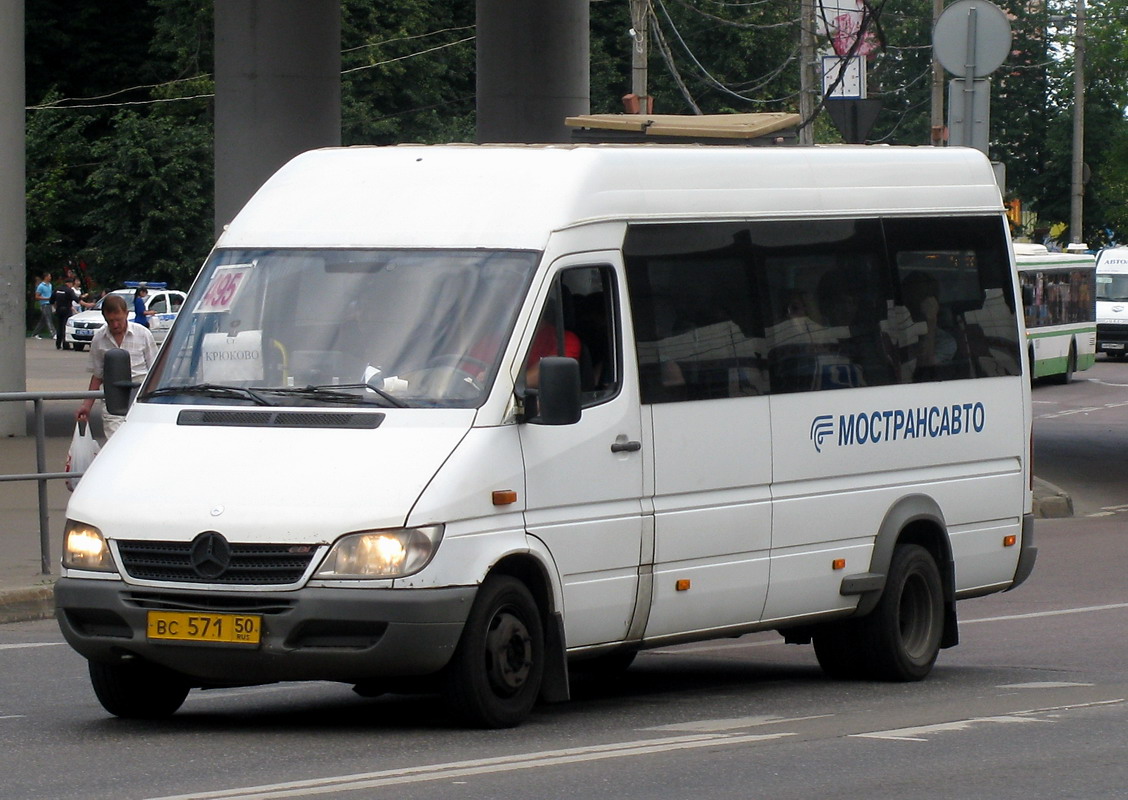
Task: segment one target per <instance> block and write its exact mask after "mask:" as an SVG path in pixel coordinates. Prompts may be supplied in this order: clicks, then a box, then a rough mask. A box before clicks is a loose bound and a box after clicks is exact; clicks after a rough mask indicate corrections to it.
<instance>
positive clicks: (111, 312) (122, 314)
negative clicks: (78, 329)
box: [74, 294, 157, 439]
mask: <svg viewBox="0 0 1128 800" xmlns="http://www.w3.org/2000/svg"><path fill="white" fill-rule="evenodd" d="M102 316H103V317H105V319H106V324H105V325H104V326H102V327H101V328H99V329H98V332H97V333H95V334H94V338H93V339H92V340H91V342H90V371H91V372H92V373H93V374H92V375H91V376H90V386H89V389H90V391H92V392H96V391H98V390H99V389H101V388H102V379H103V369H104V367H105V363H106V353H107V352H108V351H110V350H113V349H115V348H119V347H120V348H121V349H123V350H125V351H126V352H127V353H129V364H130V374H131V376H132V378H133V381H134V382H135V383H140V381H141V379H142V378H144V377H145V375H146V374H147V373H148V372H149V369H150V368H152V366H153V361H154V360H155V359H156V355H157V345H156V342H154V341H153V334H152V332H150V331H149V329H148V328H146V327H145V326H143V325H138V324H137V323H136V322H130V321H129V319H128V317H129V306H128V304H127V303H126V302H125V298H123V297H122V296H121V295H116V294H110V295H106V299H105V300H103V301H102ZM93 407H94V399H93V398H88V399H86V400H84V401H82V405H81V406H79V408H78V411H77V412H75V415H74V417H75V419H76V420H78V421H79V422H89V420H90V410H91V409H92V408H93ZM124 421H125V417H119V416H116V415H114V414H107V413H106V412H105V409H103V410H102V429H103V432H104V433H105V434H106V438H107V439H109V438H110V437H111V436H113V435H114V432H115V431H117V429H118V428H119V427H121V424H122V422H124Z"/></svg>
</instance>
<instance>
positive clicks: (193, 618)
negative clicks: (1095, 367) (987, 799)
mask: <svg viewBox="0 0 1128 800" xmlns="http://www.w3.org/2000/svg"><path fill="white" fill-rule="evenodd" d="M1020 308H1021V298H1020V297H1019V294H1018V291H1017V288H1016V286H1015V269H1014V258H1013V254H1012V250H1011V245H1010V239H1009V236H1008V233H1007V225H1006V220H1005V217H1004V214H1003V205H1002V202H1001V198H1000V196H999V190H998V188H997V186H996V183H995V178H994V175H993V173H992V170H991V167H990V164H989V163H988V162H987V160H986V159H985V158H984V157H983V156H982V155H981V154H980V153H978V152H977V151H975V150H972V149H969V148H930V147H919V148H894V147H851V146H846V147H817V148H783V147H780V148H757V147H752V148H737V147H731V148H730V147H695V146H689V147H685V146H650V145H643V146H600V145H595V146H470V145H465V146H432V147H427V146H398V147H386V148H379V147H357V148H337V149H326V150H319V151H314V152H309V153H306V154H304V155H301V156H299V157H297V158H295V159H294V160H293V161H291V162H290V163H289V164H287V165H286V166H285V167H283V168H282V169H281V170H280V171H279V172H278V173H277V174H276V175H275V176H274V177H272V178H271V179H270V180H269V181H268V182H267V183H266V184H265V185H264V186H263V187H262V188H261V189H260V190H259V191H258V193H257V194H256V195H255V196H254V197H253V198H252V199H251V200H250V201H249V203H248V204H247V206H246V207H245V208H244V209H243V210H242V211H241V212H240V214H239V215H238V216H237V217H236V218H235V220H234V221H233V222H232V223H231V224H230V226H229V227H228V228H227V229H226V231H225V232H224V234H223V235H222V236H221V237H220V239H219V241H218V243H217V244H216V247H215V249H214V251H213V252H212V254H211V255H210V256H209V258H208V260H207V262H206V263H205V265H204V267H203V269H202V271H201V273H200V275H199V277H198V278H197V280H196V282H195V285H194V286H193V287H192V289H191V292H190V294H189V297H188V300H187V301H186V303H185V305H184V309H183V310H182V312H181V314H180V316H179V318H178V319H177V321H176V324H175V325H174V327H173V330H172V332H171V334H170V336H169V338H168V340H167V341H166V343H165V346H164V347H163V348H162V350H161V353H160V357H159V359H158V363H157V364H156V365H155V366H154V367H153V369H152V370H151V371H150V372H149V375H148V377H147V379H146V381H145V383H144V385H143V386H142V387H141V391H140V393H139V395H138V397H137V400H136V402H135V403H134V405H133V406H132V408H131V409H130V411H129V416H128V419H127V422H126V423H125V424H124V425H123V426H122V428H121V430H120V431H119V432H118V433H117V434H116V435H115V436H114V438H113V439H112V440H110V442H109V443H108V444H107V446H106V447H105V448H104V449H103V451H102V453H101V454H100V455H99V457H98V459H97V460H96V461H95V463H94V465H93V466H92V467H91V469H90V470H89V471H88V472H87V473H86V475H85V477H84V478H83V480H82V483H81V484H80V485H79V487H78V490H77V491H76V492H75V493H74V495H73V496H72V498H71V501H70V504H69V506H68V511H67V516H68V521H67V525H66V533H65V543H64V553H63V577H62V578H61V579H60V580H59V581H58V583H57V584H56V590H55V596H56V603H57V613H58V620H59V623H60V625H61V627H62V630H63V633H64V635H65V636H66V639H67V641H68V642H69V643H70V644H71V645H72V646H73V647H74V648H75V649H76V650H77V651H78V652H80V653H81V654H82V655H84V656H85V657H86V658H87V659H88V661H89V664H90V675H91V680H92V683H93V686H94V689H95V691H96V693H97V695H98V698H99V700H100V701H101V702H102V704H103V705H104V706H105V708H106V709H107V710H108V711H110V712H111V713H113V714H117V715H119V716H125V717H157V716H164V715H168V714H172V713H173V712H174V711H176V709H177V708H178V707H179V706H180V704H181V703H182V702H183V700H184V699H185V697H186V695H187V694H188V692H189V691H190V690H191V689H193V688H209V687H217V686H233V685H247V684H259V683H268V682H272V681H288V680H332V681H340V682H344V683H347V684H352V685H353V686H354V688H355V690H356V691H357V692H359V693H361V694H365V695H371V694H378V693H381V692H384V691H397V690H405V691H411V690H417V689H419V688H420V687H421V686H425V687H430V688H433V689H435V690H439V691H443V692H444V693H445V694H446V696H447V697H448V698H449V701H450V707H451V708H452V709H453V710H454V711H455V712H456V713H457V714H459V715H460V717H461V718H463V719H465V720H467V721H469V722H470V723H472V724H477V725H484V726H493V727H500V726H508V725H515V724H517V723H518V722H520V721H521V720H522V719H523V718H524V717H525V716H526V715H527V714H528V713H529V711H530V710H531V708H532V706H533V704H534V703H535V702H536V700H537V699H538V698H543V699H546V700H563V699H566V698H567V697H568V691H569V685H568V669H569V664H577V663H579V662H581V661H586V665H587V666H588V667H589V668H596V667H601V668H604V669H612V668H619V669H622V668H625V667H626V666H627V665H628V664H629V663H630V660H631V659H632V658H633V656H634V654H635V653H637V652H638V651H639V650H643V649H646V648H653V647H660V646H665V645H670V644H674V643H679V642H689V641H696V640H704V639H712V638H717V637H731V636H739V635H741V634H744V633H748V632H752V631H759V630H778V631H779V632H780V633H781V634H782V635H783V636H784V637H785V638H786V640H787V641H789V642H793V643H798V644H806V643H813V645H814V647H815V652H816V654H817V656H818V659H819V663H820V664H821V665H822V666H823V668H824V669H825V671H826V672H828V673H829V674H831V675H834V676H839V677H860V678H870V679H873V678H877V679H888V680H919V679H921V678H923V677H925V676H926V675H927V674H928V673H929V671H930V670H931V668H932V665H933V663H934V661H935V659H936V658H937V655H938V652H939V650H940V649H941V648H943V647H949V646H952V645H954V644H956V643H957V641H958V633H957V617H956V601H958V600H960V599H963V598H968V597H976V596H979V595H984V594H988V593H991V592H998V591H1004V590H1007V589H1010V588H1013V587H1015V586H1017V585H1018V584H1020V583H1021V582H1022V581H1023V580H1024V579H1025V578H1026V577H1027V575H1028V574H1029V573H1030V570H1031V569H1032V568H1033V564H1034V559H1035V553H1036V550H1035V548H1034V546H1033V530H1032V517H1031V513H1030V512H1031V482H1032V476H1031V472H1030V463H1029V453H1030V448H1031V438H1030V436H1031V414H1030V385H1029V380H1028V376H1027V374H1026V372H1027V370H1028V365H1027V363H1026V362H1027V357H1026V348H1025V340H1024V331H1023V325H1022V316H1021V313H1018V311H1019V309H1020ZM109 370H110V367H109V366H107V371H108V373H109ZM114 383H115V382H114V379H113V378H112V376H110V375H109V374H107V385H109V386H111V387H112V386H114ZM122 391H124V390H118V392H117V393H114V394H113V396H112V397H110V398H108V403H113V404H117V403H120V402H121V399H120V397H119V394H120V393H121V392H122ZM157 441H159V442H160V443H161V446H162V447H165V448H168V447H169V446H170V445H171V448H172V449H173V451H174V452H175V453H176V457H175V458H172V459H168V460H166V462H165V463H164V465H163V466H162V471H161V475H160V479H159V480H154V479H153V475H152V474H151V471H150V468H149V464H148V461H147V459H145V458H140V457H138V454H140V453H145V452H149V451H151V449H152V446H153V442H157ZM138 485H144V486H145V487H146V489H145V502H144V503H138V502H136V487H137V486H138ZM154 508H159V509H160V513H159V514H154V512H153V509H154Z"/></svg>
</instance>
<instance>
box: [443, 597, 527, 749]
mask: <svg viewBox="0 0 1128 800" xmlns="http://www.w3.org/2000/svg"><path fill="white" fill-rule="evenodd" d="M544 658H545V656H544V630H543V627H542V625H541V618H540V611H539V609H538V608H537V604H536V601H535V600H533V596H532V594H530V592H529V590H528V588H527V587H526V586H525V584H523V583H521V582H520V581H519V580H517V579H516V578H511V577H509V576H506V575H498V576H493V577H490V578H488V579H487V580H486V581H485V583H483V584H482V586H481V588H480V589H479V590H478V596H477V597H476V598H475V600H474V605H473V607H472V608H471V609H470V616H469V618H468V619H467V620H466V627H465V629H463V632H462V638H461V639H460V640H459V642H458V647H457V648H456V649H455V651H454V656H453V658H452V659H451V662H450V664H449V665H448V666H447V671H446V695H447V698H448V699H449V701H450V703H451V705H452V706H453V708H454V710H455V712H456V713H457V714H458V715H459V716H460V717H461V718H462V719H463V720H464V721H466V722H468V723H470V724H472V725H478V726H481V727H483V728H511V727H513V726H514V725H517V724H518V723H520V722H521V721H522V720H523V719H524V718H525V717H527V716H528V714H529V712H530V711H532V708H533V704H534V703H535V702H536V700H537V696H538V695H539V694H540V687H541V678H542V676H543V675H544Z"/></svg>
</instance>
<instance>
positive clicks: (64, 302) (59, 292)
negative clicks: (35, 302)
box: [51, 279, 80, 350]
mask: <svg viewBox="0 0 1128 800" xmlns="http://www.w3.org/2000/svg"><path fill="white" fill-rule="evenodd" d="M75 283H76V281H74V280H73V279H71V280H65V281H63V282H62V283H61V284H60V285H59V288H58V289H56V290H55V293H54V294H53V295H52V296H51V305H53V306H54V307H55V349H56V350H66V349H68V348H67V343H66V333H67V320H68V319H70V317H71V314H73V313H74V307H75V305H76V304H77V303H79V302H80V301H79V299H78V292H76V291H75V290H74V284H75Z"/></svg>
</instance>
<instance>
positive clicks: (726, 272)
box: [625, 224, 768, 403]
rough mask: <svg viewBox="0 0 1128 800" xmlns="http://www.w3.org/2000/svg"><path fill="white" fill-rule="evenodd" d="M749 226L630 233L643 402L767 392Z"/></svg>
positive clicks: (638, 229) (666, 227) (630, 283)
mask: <svg viewBox="0 0 1128 800" xmlns="http://www.w3.org/2000/svg"><path fill="white" fill-rule="evenodd" d="M746 228H747V226H746V225H742V224H716V225H705V224H694V225H638V226H632V227H631V228H630V229H629V232H628V234H627V242H626V246H625V251H626V264H627V286H628V292H629V294H630V300H631V313H632V315H633V318H634V331H635V346H636V348H637V351H638V361H639V373H640V378H641V380H640V385H641V393H642V402H644V403H664V402H672V401H678V400H708V399H713V398H720V397H744V396H749V395H759V394H766V393H767V391H768V380H767V372H766V361H765V352H766V342H765V339H764V324H763V315H762V313H761V310H760V305H759V297H758V293H757V284H758V283H759V281H758V280H757V279H756V277H755V272H756V265H755V264H754V263H753V262H752V260H751V258H750V253H749V247H748V234H747V230H746Z"/></svg>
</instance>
